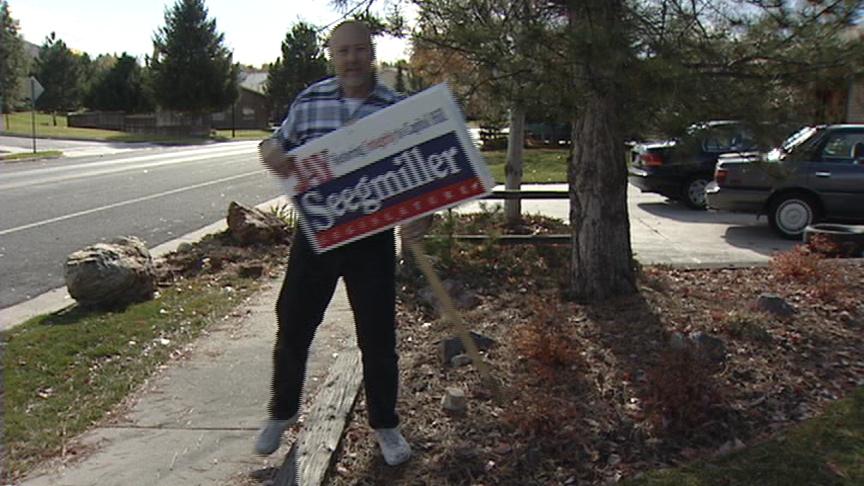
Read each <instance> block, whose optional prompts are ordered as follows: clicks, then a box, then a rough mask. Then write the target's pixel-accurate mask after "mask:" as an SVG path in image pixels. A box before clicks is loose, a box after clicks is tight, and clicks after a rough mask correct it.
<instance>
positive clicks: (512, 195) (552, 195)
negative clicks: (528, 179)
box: [481, 189, 570, 199]
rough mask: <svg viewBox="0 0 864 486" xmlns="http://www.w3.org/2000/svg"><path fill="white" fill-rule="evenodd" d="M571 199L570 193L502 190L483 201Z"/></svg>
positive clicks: (485, 197)
mask: <svg viewBox="0 0 864 486" xmlns="http://www.w3.org/2000/svg"><path fill="white" fill-rule="evenodd" d="M569 197H570V193H569V192H568V191H561V190H557V191H554V190H546V191H544V190H533V191H532V190H524V191H523V190H521V189H501V190H497V191H492V194H489V195H487V196H483V197H482V198H481V199H567V198H569Z"/></svg>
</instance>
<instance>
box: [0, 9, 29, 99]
mask: <svg viewBox="0 0 864 486" xmlns="http://www.w3.org/2000/svg"><path fill="white" fill-rule="evenodd" d="M26 69H27V59H26V57H25V56H24V44H23V42H22V41H21V35H20V34H19V33H18V21H17V20H15V19H13V18H12V15H11V13H10V12H9V2H7V1H6V0H0V98H2V106H0V111H2V112H4V113H8V112H9V110H10V109H11V108H12V107H13V106H14V105H15V102H16V101H17V100H18V97H19V94H20V93H19V90H20V84H21V79H22V77H23V76H24V73H25V72H26Z"/></svg>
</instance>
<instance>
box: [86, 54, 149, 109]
mask: <svg viewBox="0 0 864 486" xmlns="http://www.w3.org/2000/svg"><path fill="white" fill-rule="evenodd" d="M106 57H107V56H106ZM98 59H99V60H100V62H101V63H105V62H106V59H104V58H103V56H100V57H99V58H98ZM102 66H103V67H101V68H100V69H99V70H98V73H99V74H97V76H96V80H95V82H94V83H93V84H92V86H91V88H90V90H89V92H88V94H87V97H86V99H85V104H86V105H87V106H88V108H90V109H93V110H105V111H124V112H127V113H142V112H147V111H151V110H152V109H153V101H152V99H151V98H150V96H149V92H148V90H147V89H146V87H145V81H144V71H143V69H142V68H141V66H140V65H139V64H138V60H137V59H135V58H134V57H132V56H130V55H128V54H126V53H125V52H124V53H123V54H122V55H121V56H120V57H119V58H115V59H114V62H113V63H112V65H111V66H110V67H106V66H105V65H104V64H102Z"/></svg>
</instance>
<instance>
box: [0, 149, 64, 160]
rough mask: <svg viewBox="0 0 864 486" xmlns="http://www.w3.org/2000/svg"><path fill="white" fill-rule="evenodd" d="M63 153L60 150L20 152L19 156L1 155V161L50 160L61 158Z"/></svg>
mask: <svg viewBox="0 0 864 486" xmlns="http://www.w3.org/2000/svg"><path fill="white" fill-rule="evenodd" d="M62 155H63V152H61V151H59V150H45V151H37V152H36V153H33V152H19V153H17V154H8V155H0V160H2V161H5V162H16V161H24V160H32V159H48V158H52V157H60V156H62Z"/></svg>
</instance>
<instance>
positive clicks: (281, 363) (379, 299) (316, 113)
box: [255, 21, 426, 466]
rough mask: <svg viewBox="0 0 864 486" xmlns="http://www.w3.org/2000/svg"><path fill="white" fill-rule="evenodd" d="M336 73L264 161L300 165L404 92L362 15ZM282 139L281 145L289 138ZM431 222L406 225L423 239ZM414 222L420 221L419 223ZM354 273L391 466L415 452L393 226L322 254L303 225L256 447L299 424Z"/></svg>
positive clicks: (373, 406) (284, 171) (367, 371)
mask: <svg viewBox="0 0 864 486" xmlns="http://www.w3.org/2000/svg"><path fill="white" fill-rule="evenodd" d="M328 49H329V51H330V57H331V59H332V61H333V64H334V66H335V68H336V77H334V78H329V79H325V80H323V81H320V82H318V83H316V84H313V85H312V86H310V87H309V88H307V89H306V90H304V91H303V92H302V93H300V94H299V95H298V96H297V99H296V100H295V101H294V103H293V104H292V105H291V109H290V110H289V112H288V115H287V116H286V118H285V120H284V121H283V123H282V126H281V127H280V128H279V131H278V132H277V134H276V136H275V137H274V138H272V139H270V140H268V141H265V142H263V143H262V146H261V154H262V158H263V160H264V163H265V164H266V165H267V166H268V167H269V168H270V169H271V170H273V171H274V172H276V173H277V175H282V176H286V177H287V176H288V174H290V173H291V171H292V170H293V168H292V163H293V160H292V159H291V158H285V157H281V156H280V155H279V154H281V153H284V152H283V151H284V150H286V149H291V148H293V147H296V146H299V145H303V144H305V143H307V142H309V141H310V140H313V139H315V138H317V137H320V136H322V135H324V134H326V133H328V132H331V131H333V130H336V129H338V128H340V127H342V126H344V125H346V124H350V123H353V122H355V121H356V120H358V119H360V118H363V117H365V116H367V115H369V114H371V113H374V112H375V111H378V110H380V109H382V108H385V107H387V106H389V105H391V104H393V103H395V102H397V101H398V100H399V97H398V96H397V95H396V94H395V93H394V92H393V91H391V90H390V89H388V88H386V87H384V86H383V85H381V84H379V83H378V82H377V81H376V78H375V74H374V71H373V64H372V63H373V61H374V48H373V45H372V36H371V34H370V32H369V29H368V27H367V26H366V25H365V24H363V23H361V22H357V21H348V22H344V23H342V24H340V25H339V26H337V27H336V28H335V29H333V32H332V33H331V37H330V41H329V43H328ZM280 144H281V147H280V146H279V145H280ZM425 225H426V222H423V223H419V224H418V225H414V226H413V227H409V228H407V229H408V231H405V229H403V236H404V233H409V234H410V235H411V236H413V237H417V236H419V234H422V228H424V227H425ZM412 228H413V229H412ZM340 276H341V277H342V278H343V279H344V281H345V285H346V289H347V291H348V298H349V301H350V302H351V308H352V310H353V312H354V320H355V326H356V331H357V343H358V345H359V347H360V351H361V353H362V362H363V377H364V383H365V389H366V403H367V409H368V412H369V424H370V425H371V426H372V428H373V429H374V430H375V435H376V438H377V440H378V444H379V445H380V447H381V452H382V454H383V456H384V460H385V461H386V462H387V464H389V465H391V466H395V465H398V464H401V463H403V462H405V461H407V460H408V459H409V458H410V457H411V447H410V446H409V445H408V442H407V441H406V440H405V438H404V437H403V436H402V434H401V433H400V431H399V427H398V426H399V417H398V415H397V414H396V396H397V389H398V381H399V372H398V366H397V360H398V357H397V354H396V333H395V305H396V304H395V294H396V288H395V287H396V286H395V242H394V235H393V230H389V231H385V232H382V233H378V234H375V235H372V236H369V237H366V238H364V239H361V240H358V241H355V242H353V243H349V244H347V245H345V246H341V247H338V248H335V249H333V250H330V251H328V252H325V253H322V254H320V255H316V254H315V252H314V251H313V250H312V248H311V247H310V245H309V243H308V241H307V240H306V238H305V236H304V235H303V234H302V233H300V232H299V231H298V232H297V235H296V237H295V239H294V244H293V245H292V247H291V255H290V258H289V262H288V270H287V272H286V275H285V281H284V283H283V285H282V290H281V292H280V294H279V300H278V301H277V303H276V316H277V320H278V325H279V329H278V332H277V335H276V345H275V347H274V350H273V394H272V397H271V402H270V409H269V412H270V417H269V419H268V420H267V422H266V423H265V424H264V426H263V427H262V428H261V431H260V432H259V436H258V439H257V441H256V443H255V450H256V451H257V452H258V453H259V454H263V455H267V454H271V453H272V452H273V451H275V450H276V449H277V448H278V447H279V443H280V441H281V437H282V433H283V431H284V430H285V429H286V428H287V427H289V426H290V425H292V424H293V423H295V422H296V420H297V417H298V414H299V409H300V396H301V395H300V394H301V391H302V388H303V380H304V375H305V371H306V360H307V357H308V351H309V346H310V344H311V342H312V338H313V336H314V334H315V329H316V328H317V326H318V325H319V324H320V323H321V320H322V319H323V317H324V311H325V309H326V308H327V305H328V303H329V302H330V298H331V297H332V295H333V291H334V289H335V287H336V281H337V279H338V278H339V277H340Z"/></svg>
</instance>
